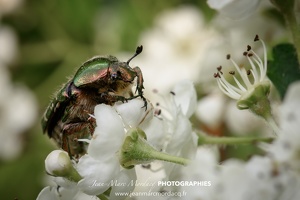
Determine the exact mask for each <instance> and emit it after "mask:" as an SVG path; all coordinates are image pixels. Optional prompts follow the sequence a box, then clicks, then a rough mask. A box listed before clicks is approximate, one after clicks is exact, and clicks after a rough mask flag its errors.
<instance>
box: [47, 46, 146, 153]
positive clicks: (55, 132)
mask: <svg viewBox="0 0 300 200" xmlns="http://www.w3.org/2000/svg"><path fill="white" fill-rule="evenodd" d="M142 50H143V46H139V47H137V49H136V53H135V54H134V55H133V56H132V57H131V58H130V59H129V60H128V61H127V62H119V61H118V59H117V58H116V57H114V56H97V57H94V58H92V59H90V60H88V61H86V62H85V63H83V64H82V65H81V67H80V68H79V69H78V71H77V72H76V74H75V76H74V77H73V78H72V79H71V80H69V81H68V82H67V83H66V84H65V85H64V86H63V87H62V88H61V89H60V90H59V91H58V93H57V95H56V97H55V98H54V99H53V100H52V102H51V103H50V105H49V106H48V108H47V110H46V112H45V114H44V116H43V118H42V128H43V132H44V133H47V134H48V136H49V137H50V138H53V139H54V140H55V142H56V143H57V144H58V145H59V146H60V147H61V148H62V149H63V150H65V151H67V152H68V153H69V155H70V156H71V157H78V156H81V155H83V154H84V153H85V152H86V147H85V145H84V143H83V142H80V141H78V139H83V138H90V137H91V136H92V135H93V132H94V129H95V126H96V121H95V119H94V118H92V117H91V114H93V113H94V108H95V106H96V105H97V104H102V103H104V104H107V105H113V104H114V103H115V102H117V101H122V102H125V101H127V100H130V99H134V98H137V97H141V98H142V99H143V100H144V102H145V104H144V107H147V101H146V99H145V98H144V96H143V89H144V86H143V75H142V72H141V70H140V68H139V67H135V68H131V67H130V66H129V62H130V61H131V60H132V59H133V58H134V57H135V56H137V55H138V54H140V53H141V52H142ZM135 78H137V86H136V92H138V94H137V95H134V94H133V92H132V86H133V83H134V80H135ZM112 123H113V122H112Z"/></svg>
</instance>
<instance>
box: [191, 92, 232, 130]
mask: <svg viewBox="0 0 300 200" xmlns="http://www.w3.org/2000/svg"><path fill="white" fill-rule="evenodd" d="M225 105H226V99H225V98H224V95H221V93H220V92H212V93H211V94H209V95H207V96H205V97H203V98H201V99H200V100H199V102H198V105H197V110H196V116H197V117H198V119H199V120H200V121H201V122H202V123H204V124H205V125H206V126H208V127H209V128H216V127H218V126H219V125H220V124H221V123H222V120H224V110H225Z"/></svg>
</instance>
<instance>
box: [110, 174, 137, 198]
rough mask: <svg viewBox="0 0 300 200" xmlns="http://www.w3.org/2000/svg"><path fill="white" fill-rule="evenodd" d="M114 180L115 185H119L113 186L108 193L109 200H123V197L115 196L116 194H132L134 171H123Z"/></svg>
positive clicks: (134, 178)
mask: <svg viewBox="0 0 300 200" xmlns="http://www.w3.org/2000/svg"><path fill="white" fill-rule="evenodd" d="M117 177H118V178H117V179H115V180H114V181H116V183H120V184H121V185H117V184H115V185H114V186H113V187H112V189H111V192H110V199H113V200H121V199H125V198H126V197H125V196H120V195H116V193H122V192H124V193H129V192H132V191H133V189H134V188H135V181H136V179H137V177H136V172H135V169H123V170H122V171H121V172H120V173H119V174H118V176H117Z"/></svg>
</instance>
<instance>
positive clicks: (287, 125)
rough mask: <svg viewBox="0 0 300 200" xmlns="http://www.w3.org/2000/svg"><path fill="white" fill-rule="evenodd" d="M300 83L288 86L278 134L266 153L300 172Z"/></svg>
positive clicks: (280, 113) (280, 114)
mask: <svg viewBox="0 0 300 200" xmlns="http://www.w3.org/2000/svg"><path fill="white" fill-rule="evenodd" d="M299 94H300V82H299V81H297V82H295V83H293V84H291V85H290V86H289V89H288V91H287V94H286V96H285V98H284V102H283V104H282V106H281V107H280V112H279V121H280V129H281V131H280V134H279V136H278V138H277V139H276V140H275V142H274V143H273V144H272V145H269V147H268V149H267V151H268V152H269V153H270V154H271V156H272V157H274V159H276V160H277V161H278V162H280V163H282V164H284V165H287V166H288V167H291V168H292V169H294V170H297V171H298V172H300V154H299V152H300V134H299V130H300V110H299V109H298V108H299V106H300V95H299Z"/></svg>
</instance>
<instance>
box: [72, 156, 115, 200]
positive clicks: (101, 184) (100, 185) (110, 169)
mask: <svg viewBox="0 0 300 200" xmlns="http://www.w3.org/2000/svg"><path fill="white" fill-rule="evenodd" d="M77 170H78V172H79V174H80V175H81V176H82V177H84V178H83V179H82V180H80V181H79V182H78V187H79V188H80V189H81V190H82V191H84V192H85V193H86V194H89V195H98V194H102V193H103V192H105V191H106V190H107V189H108V188H109V187H110V181H111V180H113V179H114V178H115V177H116V175H117V174H118V173H119V171H120V164H119V161H118V160H117V159H115V158H114V157H112V158H111V159H110V160H108V161H107V162H102V161H99V160H96V159H94V158H93V157H91V156H89V155H84V156H83V157H81V158H80V160H79V163H78V164H77Z"/></svg>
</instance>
